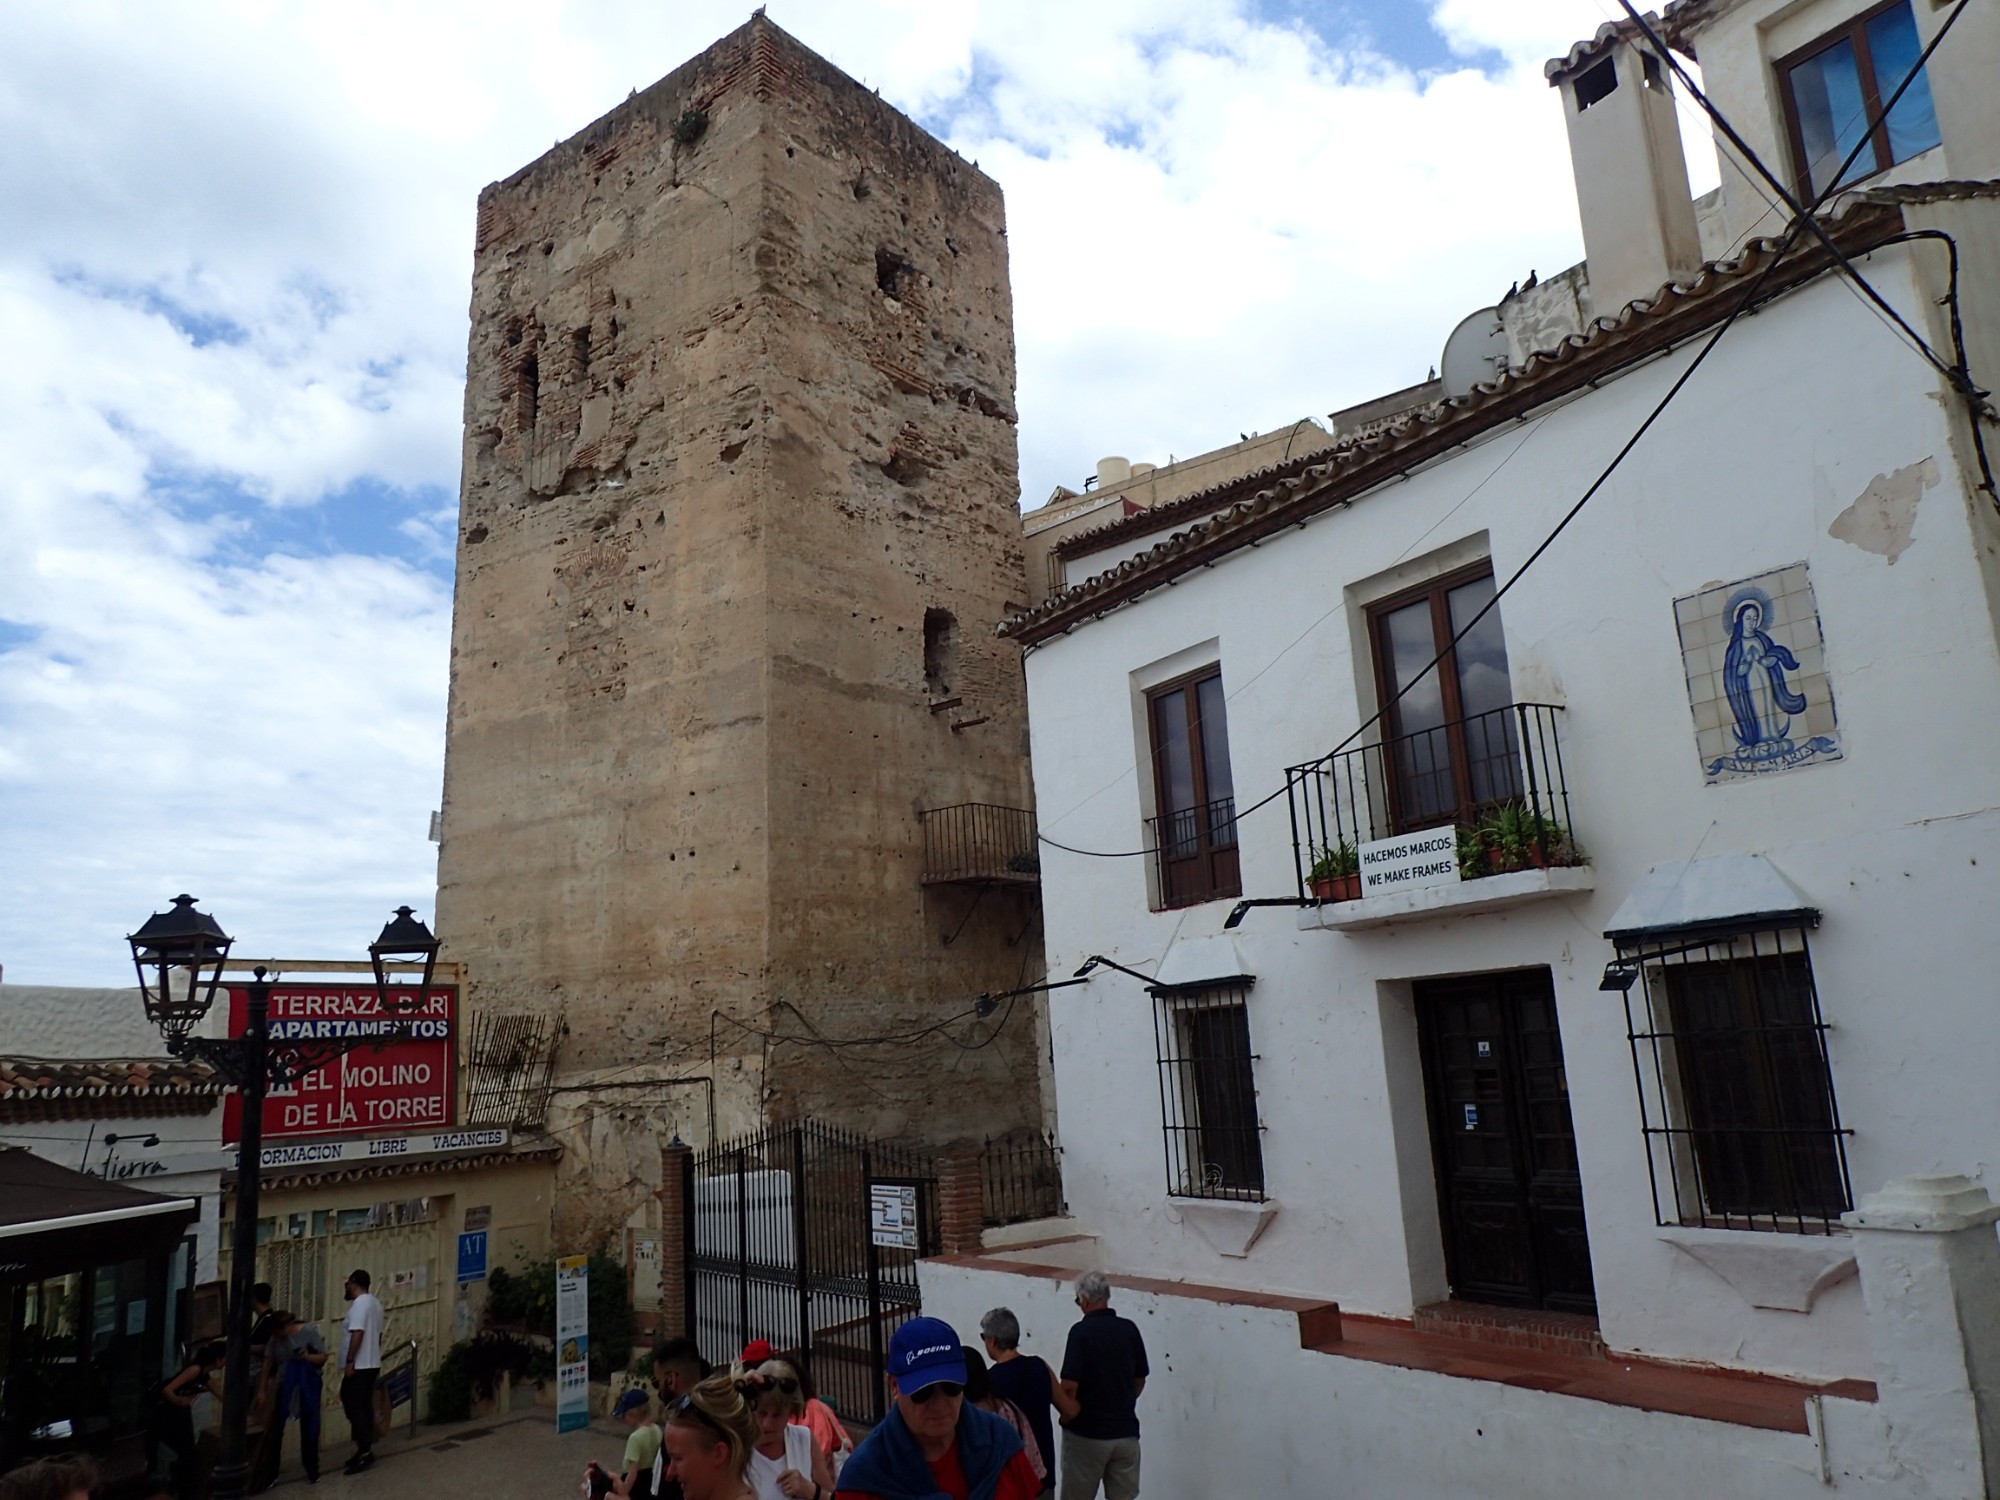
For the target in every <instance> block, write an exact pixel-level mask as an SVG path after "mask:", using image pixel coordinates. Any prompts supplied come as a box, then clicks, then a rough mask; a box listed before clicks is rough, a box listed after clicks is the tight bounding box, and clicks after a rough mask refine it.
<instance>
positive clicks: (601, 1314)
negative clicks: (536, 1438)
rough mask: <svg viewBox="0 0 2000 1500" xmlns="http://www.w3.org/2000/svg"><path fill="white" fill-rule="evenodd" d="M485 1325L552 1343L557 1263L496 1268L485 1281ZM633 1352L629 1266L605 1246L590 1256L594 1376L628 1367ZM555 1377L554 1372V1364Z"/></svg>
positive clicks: (591, 1333) (591, 1348)
mask: <svg viewBox="0 0 2000 1500" xmlns="http://www.w3.org/2000/svg"><path fill="white" fill-rule="evenodd" d="M486 1323H487V1326H488V1327H489V1328H494V1329H514V1330H518V1331H520V1332H522V1333H526V1334H530V1335H539V1336H540V1337H542V1338H546V1339H553V1338H554V1337H555V1333H556V1265H555V1262H554V1261H553V1260H545V1261H540V1262H535V1261H529V1262H526V1263H524V1264H523V1265H522V1266H521V1267H520V1269H518V1270H515V1271H508V1270H505V1269H503V1268H501V1267H498V1266H496V1267H494V1269H493V1270H492V1272H491V1273H490V1274H489V1275H488V1276H487V1278H486ZM631 1348H632V1304H631V1303H630V1302H629V1301H627V1300H626V1295H625V1265H624V1263H623V1262H622V1261H620V1260H618V1259H617V1258H616V1257H614V1256H613V1255H611V1254H610V1253H609V1252H608V1251H607V1250H605V1248H604V1247H603V1246H602V1245H600V1246H598V1247H597V1248H596V1249H595V1250H593V1251H592V1252H591V1254H590V1373H591V1377H592V1378H593V1379H596V1380H605V1379H609V1378H610V1375H611V1372H612V1371H613V1370H616V1369H619V1368H620V1367H622V1366H623V1365H624V1363H625V1359H626V1356H627V1353H628V1352H629V1351H630V1349H631ZM516 1373H517V1374H519V1373H522V1372H519V1371H517V1372H516ZM529 1373H530V1374H532V1373H533V1372H532V1371H530V1372H529ZM550 1373H551V1374H553V1373H554V1367H553V1365H551V1366H550Z"/></svg>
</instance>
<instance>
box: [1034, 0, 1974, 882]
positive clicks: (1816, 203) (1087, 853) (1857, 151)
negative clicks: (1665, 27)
mask: <svg viewBox="0 0 2000 1500" xmlns="http://www.w3.org/2000/svg"><path fill="white" fill-rule="evenodd" d="M1620 3H1621V4H1624V3H1625V0H1620ZM1970 4H1971V0H1959V3H1958V6H1957V8H1956V9H1954V10H1953V11H1952V13H1951V14H1950V15H1949V16H1947V17H1946V18H1945V22H1944V24H1943V25H1942V26H1940V27H1939V28H1938V31H1937V34H1936V35H1934V36H1933V37H1932V38H1931V40H1930V42H1929V44H1928V45H1927V46H1926V47H1925V48H1924V50H1923V52H1922V53H1921V54H1920V55H1919V56H1918V58H1917V60H1916V62H1915V64H1914V65H1912V67H1911V69H1910V72H1909V74H1908V76H1907V77H1905V78H1904V79H1903V81H1902V83H1901V84H1900V85H1898V86H1897V88H1896V90H1895V91H1894V92H1893V93H1892V94H1891V95H1890V96H1889V98H1888V99H1887V100H1886V101H1885V102H1884V103H1883V105H1882V108H1881V111H1880V112H1879V113H1878V114H1876V115H1874V116H1873V117H1871V119H1870V121H1869V128H1868V129H1867V130H1866V131H1864V132H1863V133H1862V135H1861V137H1860V139H1859V140H1857V141H1856V142H1855V145H1854V148H1853V149H1852V150H1851V151H1849V152H1848V154H1847V157H1846V159H1845V160H1843V161H1842V162H1841V164H1840V167H1839V169H1838V170H1837V171H1835V172H1834V173H1833V175H1832V177H1831V179H1830V185H1829V186H1828V187H1827V188H1825V189H1823V190H1822V191H1821V192H1820V194H1819V195H1818V196H1817V197H1815V198H1814V199H1813V201H1812V202H1811V204H1809V205H1806V206H1804V207H1803V208H1802V209H1801V211H1800V212H1799V213H1798V214H1797V215H1796V216H1795V217H1794V219H1793V221H1792V223H1791V225H1790V226H1789V228H1788V229H1787V230H1786V232H1785V234H1784V236H1783V238H1782V239H1781V240H1780V241H1779V243H1778V245H1777V247H1776V249H1775V250H1774V251H1773V252H1772V254H1771V258H1770V260H1769V261H1768V262H1766V264H1765V266H1764V269H1763V270H1762V271H1760V272H1759V273H1758V275H1757V278H1756V280H1754V281H1753V282H1752V283H1751V284H1750V286H1749V288H1748V290H1746V291H1745V292H1744V294H1743V295H1742V297H1741V298H1740V299H1738V301H1737V303H1736V305H1735V307H1733V308H1731V309H1730V312H1729V315H1728V316H1727V317H1726V318H1724V319H1723V320H1722V322H1721V324H1720V325H1718V326H1717V328H1716V330H1715V332H1714V333H1712V334H1711V335H1709V338H1708V340H1707V342H1706V343H1704V344H1703V345H1702V346H1701V348H1700V349H1699V350H1697V351H1696V353H1695V356H1694V358H1693V360H1691V361H1690V362H1689V364H1688V366H1687V368H1686V369H1685V370H1683V371H1682V372H1681V373H1680V375H1679V376H1678V377H1676V379H1675V380H1674V383H1673V384H1672V385H1671V386H1669V387H1668V388H1667V392H1666V394H1665V395H1663V396H1662V397H1661V398H1660V399H1659V401H1658V402H1657V403H1655V405H1654V406H1653V409H1652V410H1651V411H1649V412H1648V413H1647V414H1646V416H1645V418H1644V419H1643V420H1642V421H1641V422H1640V423H1639V425H1638V427H1637V428H1636V429H1634V431H1633V433H1632V435H1631V437H1629V438H1627V439H1626V440H1625V442H1624V443H1623V444H1622V445H1621V446H1620V448H1619V449H1618V452H1617V453H1616V454H1615V455H1613V457H1612V459H1611V462H1610V463H1608V464H1606V465H1605V466H1604V469H1603V470H1602V471H1601V472H1600V473H1599V474H1598V476H1597V478H1596V479H1594V480H1592V481H1591V484H1590V487H1589V488H1588V489H1586V490H1585V491H1584V492H1583V495H1582V496H1581V497H1580V498H1579V499H1578V500H1577V502H1576V503H1575V504H1574V505H1572V506H1571V507H1570V508H1569V509H1568V510H1567V511H1566V512H1564V514H1563V516H1562V519H1561V520H1559V521H1557V522H1556V524H1555V527H1554V528H1553V529H1552V530H1551V531H1550V532H1549V534H1548V535H1547V536H1545V537H1544V538H1543V539H1542V540H1541V542H1540V544H1539V545H1537V546H1536V548H1535V550H1534V551H1533V552H1531V553H1529V554H1528V557H1527V559H1526V560H1525V561H1524V562H1523V563H1522V564H1521V565H1520V566H1519V567H1518V568H1516V569H1515V570H1514V571H1513V573H1511V574H1510V575H1509V576H1508V578H1507V581H1506V582H1505V583H1503V584H1502V585H1500V587H1499V588H1497V589H1495V590H1494V593H1493V597H1492V598H1491V599H1489V600H1487V601H1486V603H1485V605H1484V606H1482V607H1481V608H1480V609H1479V610H1478V611H1477V612H1476V613H1474V615H1473V616H1472V618H1471V619H1469V620H1468V621H1466V623H1465V625H1464V626H1463V627H1462V628H1461V629H1460V630H1459V631H1458V632H1457V633H1456V634H1454V635H1453V636H1452V638H1451V639H1450V640H1449V641H1448V642H1446V643H1445V645H1444V646H1443V647H1441V648H1440V649H1439V650H1438V653H1437V654H1436V655H1435V656H1433V657H1432V658H1431V659H1430V661H1429V662H1428V663H1426V664H1425V666H1424V668H1423V669H1422V670H1421V671H1420V672H1418V673H1416V674H1415V675H1414V676H1413V677H1412V678H1411V679H1410V680H1409V682H1407V683H1406V684H1405V685H1404V686H1403V687H1401V688H1399V689H1398V690H1397V691H1396V692H1395V693H1394V694H1393V695H1391V697H1390V698H1389V700H1388V701H1387V702H1386V703H1383V704H1382V705H1380V706H1379V707H1377V708H1376V710H1375V712H1374V713H1372V714H1370V715H1369V716H1368V717H1367V718H1365V719H1363V720H1362V721H1361V723H1360V724H1359V725H1357V726H1356V727H1355V729H1354V731H1353V732H1352V733H1351V734H1349V735H1348V736H1347V737H1346V738H1345V739H1343V740H1342V741H1341V742H1340V743H1339V744H1337V745H1335V746H1334V747H1333V749H1331V750H1329V751H1328V752H1327V753H1326V754H1325V755H1323V756H1320V757H1318V760H1331V759H1332V758H1333V757H1334V756H1336V755H1338V754H1340V753H1341V751H1343V750H1345V749H1347V748H1348V746H1350V745H1352V744H1353V743H1354V742H1355V741H1356V740H1358V739H1359V738H1361V736H1362V735H1363V734H1365V733H1367V731H1368V730H1369V729H1371V728H1373V727H1374V726H1375V725H1376V724H1377V723H1379V722H1380V721H1381V719H1382V717H1383V715H1384V714H1386V713H1387V712H1388V711H1389V709H1390V708H1392V707H1393V706H1394V705H1395V704H1397V703H1399V702H1401V701H1402V699H1403V697H1404V696H1405V695H1406V694H1408V693H1409V692H1410V691H1411V690H1412V689H1414V688H1415V687H1416V686H1417V684H1418V683H1420V682H1422V681H1423V680H1424V679H1425V678H1427V677H1428V676H1430V674H1431V673H1432V672H1434V671H1436V670H1437V669H1438V667H1439V666H1440V665H1441V664H1442V663H1443V662H1444V660H1445V659H1446V658H1447V657H1449V656H1450V655H1451V653H1452V652H1453V651H1454V650H1456V649H1457V647H1458V644H1459V643H1460V642H1461V641H1463V640H1464V639H1465V638H1466V637H1467V636H1468V635H1470V634H1471V633H1472V632H1473V631H1474V630H1475V629H1477V628H1478V626H1479V623H1480V622H1481V621H1482V620H1484V619H1485V618H1486V616H1487V615H1489V614H1491V613H1492V612H1493V611H1494V610H1495V609H1497V608H1498V607H1499V604H1500V601H1501V600H1502V599H1503V598H1505V597H1506V596H1507V593H1508V591H1509V590H1511V589H1512V588H1513V587H1514V585H1515V584H1517V583H1519V582H1520V581H1521V579H1522V578H1523V577H1524V576H1525V575H1526V574H1527V572H1528V570H1529V569H1530V568H1532V567H1533V566H1534V565H1535V564H1536V563H1537V562H1539V561H1540V560H1541V559H1542V557H1543V555H1544V554H1546V553H1547V552H1548V550H1549V548H1550V547H1552V546H1554V545H1555V542H1556V540H1557V538H1559V537H1560V536H1561V535H1562V534H1563V532H1564V531H1566V530H1568V528H1569V525H1570V523H1571V522H1572V521H1574V520H1575V519H1576V518H1577V516H1578V515H1580V514H1581V513H1582V512H1583V509H1584V507H1585V506H1587V505H1588V504H1589V503H1590V502H1591V500H1592V499H1594V498H1595V497H1596V495H1597V494H1598V492H1599V491H1600V490H1602V489H1603V488H1604V486H1605V484H1606V483H1607V482H1608V481H1609V480H1610V478H1611V476H1612V474H1613V473H1615V472H1616V471H1617V469H1618V467H1619V466H1620V465H1621V464H1623V463H1624V461H1625V460H1626V458H1627V457H1628V456H1630V454H1631V452H1632V450H1633V449H1634V448H1636V447H1637V446H1638V444H1639V441H1640V439H1642V438H1643V437H1644V436H1645V435H1646V433H1647V432H1648V431H1650V430H1651V429H1652V426H1653V424H1654V423H1655V422H1657V421H1658V420H1659V418H1660V416H1661V414H1662V413H1663V412H1665V411H1666V409H1667V407H1668V406H1669V405H1671V404H1672V403H1673V401H1674V399H1675V397H1677V396H1679V395H1680V393H1681V391H1682V390H1683V389H1685V388H1686V386H1687V383H1688V381H1689V380H1691V379H1692V378H1693V377H1694V373H1695V372H1696V371H1697V370H1699V369H1700V368H1701V367H1702V365H1703V363H1704V362H1706V360H1707V359H1708V356H1709V355H1710V354H1711V353H1713V352H1714V350H1715V346H1716V345H1717V344H1719V343H1720V342H1721V341H1722V338H1723V335H1724V334H1726V333H1728V332H1729V330H1730V329H1731V328H1733V327H1735V325H1736V320H1737V319H1738V318H1740V317H1742V316H1743V314H1744V313H1745V312H1747V311H1749V310H1750V308H1751V307H1752V306H1754V305H1755V304H1756V301H1757V299H1758V297H1759V295H1760V294H1761V293H1762V292H1763V290H1764V286H1765V284H1766V283H1767V282H1769V280H1770V279H1771V277H1772V275H1773V274H1774V273H1775V272H1776V271H1777V268H1778V267H1779V266H1780V265H1781V264H1783V262H1784V260H1785V258H1786V257H1787V256H1788V255H1789V254H1791V252H1792V250H1793V249H1794V247H1795V246H1796V245H1797V244H1798V241H1799V239H1800V237H1801V236H1802V235H1803V234H1804V233H1805V231H1806V228H1807V227H1808V225H1810V226H1811V227H1813V228H1814V229H1816V230H1817V229H1819V227H1820V226H1819V225H1818V223H1817V221H1816V219H1815V217H1814V216H1815V215H1816V214H1817V213H1818V212H1819V210H1820V208H1821V207H1822V206H1824V204H1825V202H1826V200H1827V199H1828V198H1830V197H1832V196H1833V194H1834V192H1835V191H1836V190H1837V189H1838V185H1839V184H1840V183H1842V182H1844V181H1845V180H1846V178H1847V173H1848V170H1849V169H1850V168H1851V167H1852V166H1853V165H1854V163H1855V162H1856V161H1857V160H1858V159H1859V158H1860V155H1861V152H1862V149H1863V148H1864V147H1868V146H1871V145H1872V144H1873V136H1874V130H1875V128H1876V127H1877V126H1878V125H1880V124H1881V122H1882V121H1883V120H1884V119H1885V118H1887V116H1888V114H1889V112H1890V111H1891V110H1893V109H1894V108H1895V107H1896V105H1897V104H1898V103H1899V102H1900V101H1901V99H1902V97H1903V95H1904V94H1905V93H1906V92H1907V91H1908V90H1909V87H1910V85H1911V83H1913V82H1914V81H1915V79H1916V78H1917V76H1918V75H1919V74H1920V73H1921V72H1922V71H1923V68H1924V65H1925V64H1926V63H1928V62H1929V61H1930V58H1931V56H1932V55H1933V54H1934V53H1935V52H1936V51H1937V48H1938V45H1939V44H1940V43H1941V42H1943V40H1944V39H1945V36H1946V35H1947V34H1948V33H1949V32H1950V30H1951V27H1952V24H1953V23H1954V22H1956V21H1957V19H1958V18H1959V16H1960V15H1962V14H1963V13H1964V11H1965V9H1966V7H1967V6H1968V5H1970ZM1912 237H1914V236H1912ZM1836 255H1837V251H1836ZM1974 425H1975V427H1976V425H1977V421H1976V419H1975V423H1974ZM1316 763H1317V761H1315V764H1316ZM1290 790H1291V787H1290V784H1289V783H1287V784H1286V785H1285V786H1282V787H1279V788H1277V789H1276V790H1275V791H1273V792H1271V793H1270V794H1269V795H1268V796H1265V797H1262V798H1260V799H1259V800H1257V801H1256V802H1253V803H1251V804H1250V805H1249V806H1248V807H1245V808H1242V809H1240V810H1238V811H1236V812H1234V813H1232V815H1231V821H1232V822H1240V821H1241V820H1242V819H1243V818H1245V817H1247V816H1249V815H1250V814H1251V813H1253V812H1256V811H1257V810H1258V809H1259V808H1262V807H1266V806H1268V805H1269V804H1271V803H1272V802H1275V801H1277V799H1278V798H1280V797H1282V796H1285V795H1286V794H1287V793H1288V792H1289V791H1290ZM1065 816H1067V814H1065ZM1036 836H1037V838H1039V839H1040V840H1041V841H1042V842H1043V843H1046V844H1049V845H1051V846H1052V847H1054V848H1057V849H1061V850H1063V851H1065V852H1066V853H1070V854H1076V855H1081V856H1084V857H1086V858H1091V859H1143V858H1147V857H1150V856H1152V855H1154V854H1157V853H1158V852H1159V850H1158V848H1157V846H1155V847H1149V848H1144V849H1118V850H1100V849H1079V848H1076V847H1075V846H1073V845H1070V844H1065V843H1062V842H1060V841H1059V840H1056V839H1052V838H1049V837H1048V836H1047V835H1046V834H1042V833H1040V832H1039V830H1038V831H1037V835H1036Z"/></svg>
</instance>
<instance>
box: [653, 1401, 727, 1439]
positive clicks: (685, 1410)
mask: <svg viewBox="0 0 2000 1500" xmlns="http://www.w3.org/2000/svg"><path fill="white" fill-rule="evenodd" d="M675 1417H694V1418H696V1419H697V1420H699V1421H700V1423H701V1425H702V1426H704V1427H706V1428H707V1429H708V1430H709V1431H710V1432H712V1433H714V1434H715V1435H716V1436H717V1437H719V1438H722V1439H723V1440H725V1441H727V1440H728V1438H729V1429H728V1428H726V1427H724V1426H723V1425H722V1424H721V1423H720V1422H718V1421H717V1420H716V1419H715V1418H714V1417H711V1416H710V1415H709V1414H708V1413H707V1412H705V1411H703V1410H702V1409H701V1408H700V1407H699V1406H697V1405H695V1401H694V1392H693V1391H689V1392H688V1393H687V1394H686V1395H685V1396H681V1397H678V1398H677V1399H675V1400H674V1401H672V1402H670V1403H669V1404H668V1406H667V1420H668V1421H669V1422H671V1421H672V1420H673V1419H674V1418H675Z"/></svg>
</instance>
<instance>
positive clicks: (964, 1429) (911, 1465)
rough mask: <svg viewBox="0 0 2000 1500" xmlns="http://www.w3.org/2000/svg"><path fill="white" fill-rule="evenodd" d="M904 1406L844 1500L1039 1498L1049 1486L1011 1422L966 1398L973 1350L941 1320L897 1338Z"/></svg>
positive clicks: (893, 1348) (858, 1465)
mask: <svg viewBox="0 0 2000 1500" xmlns="http://www.w3.org/2000/svg"><path fill="white" fill-rule="evenodd" d="M889 1388H890V1389H891V1390H892V1391H893V1392H894V1393H895V1397H896V1404H895V1405H894V1406H893V1407H891V1408H890V1411H889V1415H888V1416H887V1417H885V1418H883V1420H882V1421H881V1422H879V1423H877V1424H876V1427H875V1430H874V1431H873V1432H871V1433H869V1434H868V1436H867V1437H865V1438H863V1439H862V1441H861V1446H860V1447H859V1448H856V1449H855V1450H854V1456H853V1457H852V1458H850V1459H848V1461H847V1464H846V1467H844V1468H843V1469H842V1470H841V1471H840V1488H839V1490H838V1491H837V1492H836V1493H837V1495H838V1497H839V1500H940V1497H946V1496H948V1497H949V1500H1035V1497H1036V1496H1037V1495H1038V1494H1040V1492H1041V1488H1042V1486H1041V1481H1040V1480H1038V1479H1036V1478H1035V1470H1034V1466H1033V1465H1031V1464H1030V1463H1029V1462H1028V1456H1027V1454H1026V1453H1024V1452H1023V1451H1022V1449H1021V1435H1020V1434H1019V1433H1018V1432H1016V1431H1015V1430H1014V1427H1013V1424H1012V1423H1010V1422H1008V1421H1007V1420H1006V1419H1005V1418H1002V1417H996V1416H994V1415H993V1413H991V1412H988V1411H981V1410H980V1409H979V1408H978V1407H976V1406H973V1405H971V1404H970V1403H969V1402H967V1401H966V1399H965V1348H964V1346H963V1345H962V1344H960V1343H959V1341H958V1334H957V1333H956V1332H954V1331H953V1329H952V1326H951V1325H950V1324H949V1323H947V1322H945V1321H943V1320H942V1319H940V1318H912V1319H910V1321H909V1322H907V1323H905V1324H904V1325H903V1326H902V1327H900V1328H898V1329H897V1330H896V1332H895V1334H894V1335H893V1336H892V1337H891V1338H890V1340H889Z"/></svg>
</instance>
